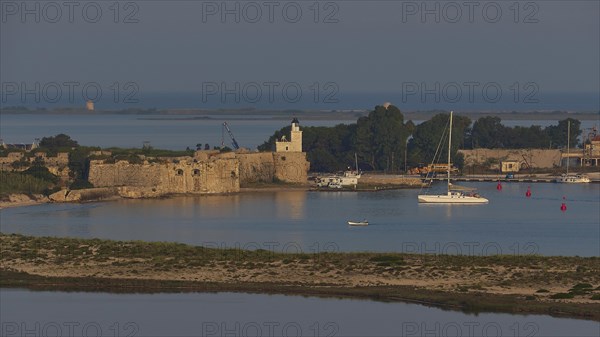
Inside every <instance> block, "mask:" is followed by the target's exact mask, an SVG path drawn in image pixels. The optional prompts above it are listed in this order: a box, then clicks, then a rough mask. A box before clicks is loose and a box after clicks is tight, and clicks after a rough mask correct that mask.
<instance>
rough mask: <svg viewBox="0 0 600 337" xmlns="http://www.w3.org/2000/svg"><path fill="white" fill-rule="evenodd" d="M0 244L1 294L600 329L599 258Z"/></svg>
mask: <svg viewBox="0 0 600 337" xmlns="http://www.w3.org/2000/svg"><path fill="white" fill-rule="evenodd" d="M0 242H1V244H2V245H1V247H2V252H1V253H2V254H1V265H0V272H1V273H2V277H1V278H0V279H1V280H2V281H1V282H2V283H1V284H0V286H4V287H26V288H31V289H55V290H85V289H86V288H87V289H88V290H101V291H115V292H139V291H142V292H165V291H166V292H168V291H204V290H203V289H205V290H206V289H211V291H243V292H259V293H269V292H274V293H284V294H285V293H290V294H297V295H312V294H317V295H323V296H347V297H357V298H371V299H382V300H399V301H423V302H431V303H437V305H438V306H450V307H453V306H457V307H458V308H460V309H462V310H467V309H469V308H470V309H474V308H476V309H477V310H479V311H482V312H484V311H488V312H489V311H496V312H509V313H517V312H518V313H541V314H550V315H560V316H567V317H574V318H583V319H592V320H597V321H600V300H598V299H600V259H599V258H595V257H594V258H581V257H542V256H488V257H483V256H477V257H475V256H439V255H415V254H383V253H335V254H331V253H321V254H283V253H275V252H270V251H241V250H232V249H229V250H219V249H210V248H204V247H194V246H187V245H183V244H176V243H145V242H139V241H136V242H118V241H109V240H97V239H94V240H83V239H67V238H34V237H27V236H22V235H1V236H0Z"/></svg>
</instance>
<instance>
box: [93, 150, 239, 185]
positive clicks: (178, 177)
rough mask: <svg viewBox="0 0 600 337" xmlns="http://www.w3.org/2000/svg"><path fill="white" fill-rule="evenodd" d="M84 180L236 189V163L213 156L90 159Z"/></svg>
mask: <svg viewBox="0 0 600 337" xmlns="http://www.w3.org/2000/svg"><path fill="white" fill-rule="evenodd" d="M88 180H89V181H90V183H92V184H93V185H94V186H95V187H115V186H129V187H140V188H151V189H152V190H151V191H152V192H155V193H158V194H167V193H229V192H237V191H239V188H240V182H239V163H238V161H237V160H235V159H227V158H225V159H223V158H214V159H210V160H207V161H202V162H198V161H197V160H194V159H192V158H191V157H186V158H185V159H184V160H182V159H181V158H178V159H177V160H176V162H161V163H149V162H145V163H142V164H131V163H129V162H127V161H118V162H116V163H105V162H104V161H103V160H92V161H91V162H90V171H89V177H88Z"/></svg>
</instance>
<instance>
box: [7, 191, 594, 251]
mask: <svg viewBox="0 0 600 337" xmlns="http://www.w3.org/2000/svg"><path fill="white" fill-rule="evenodd" d="M462 185H465V186H474V187H477V188H478V190H479V192H480V193H481V194H483V195H484V196H486V197H487V198H488V199H489V200H490V203H489V204H486V205H427V204H418V203H417V194H418V193H419V190H418V189H406V190H388V191H379V192H311V191H300V190H294V191H278V192H272V191H269V192H248V193H239V194H233V195H214V196H184V197H174V198H169V199H145V200H118V201H110V202H95V203H86V204H44V205H37V206H30V207H20V208H8V209H4V210H1V211H0V220H1V230H2V232H4V233H21V234H27V235H35V236H58V237H66V236H68V237H80V238H104V239H114V240H146V241H172V242H182V243H187V244H193V245H203V246H209V247H226V248H246V249H256V248H262V249H270V250H275V251H287V252H295V251H303V252H319V251H393V252H414V253H448V254H457V253H458V254H465V255H491V254H521V255H527V254H542V255H579V256H598V255H600V242H599V241H598V237H599V236H600V226H599V225H598V224H599V223H600V184H587V185H567V184H551V183H537V184H523V183H505V184H504V185H503V186H504V188H503V189H502V191H497V190H496V183H463V184H462ZM528 186H531V190H532V193H533V195H532V197H531V198H526V197H525V192H526V191H527V187H528ZM443 188H445V185H444V184H443V183H438V184H436V185H435V186H434V187H433V189H432V191H431V192H435V191H436V190H437V191H439V190H442V189H443ZM563 196H565V197H566V200H565V202H566V205H567V211H566V212H562V211H561V210H560V205H561V203H562V202H563V200H562V197H563ZM365 218H366V219H367V220H369V222H370V225H369V226H368V227H362V228H357V227H349V226H348V225H347V223H346V222H347V221H348V220H350V219H355V220H362V219H365Z"/></svg>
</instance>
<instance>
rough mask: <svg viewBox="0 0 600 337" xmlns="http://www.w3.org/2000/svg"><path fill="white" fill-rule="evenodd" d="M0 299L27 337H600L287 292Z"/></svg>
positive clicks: (521, 321) (9, 330) (590, 329)
mask: <svg viewBox="0 0 600 337" xmlns="http://www.w3.org/2000/svg"><path fill="white" fill-rule="evenodd" d="M0 294H1V296H2V301H1V302H0V308H1V310H0V311H1V312H2V318H1V320H2V335H3V336H21V335H22V334H23V332H24V329H28V331H32V332H33V331H35V332H37V333H36V334H35V335H36V336H55V335H57V333H56V332H61V333H62V335H63V336H71V335H75V336H82V335H83V336H86V335H87V336H97V335H99V334H98V333H97V332H101V333H102V335H104V336H265V337H266V336H434V335H435V336H465V337H466V336H597V335H598V331H599V330H598V329H599V324H598V323H597V322H591V321H583V320H573V319H563V318H552V317H548V316H540V315H528V316H523V315H508V314H478V315H473V314H464V313H461V312H455V311H444V310H441V309H436V308H429V307H425V306H421V305H416V304H404V303H382V302H374V301H363V300H347V299H325V298H313V297H298V296H283V295H254V294H253V295H250V294H235V293H218V294H197V293H193V294H155V295H139V294H138V295H123V294H119V295H115V294H106V293H66V292H32V291H28V290H19V289H0ZM373 313H377V314H376V315H374V314H373ZM36 324H37V325H36ZM69 329H71V330H69ZM32 332H30V333H32ZM69 333H72V334H69ZM23 335H24V334H23Z"/></svg>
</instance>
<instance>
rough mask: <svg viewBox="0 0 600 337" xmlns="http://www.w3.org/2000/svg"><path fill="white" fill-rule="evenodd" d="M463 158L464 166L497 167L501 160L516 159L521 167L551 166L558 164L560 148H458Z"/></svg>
mask: <svg viewBox="0 0 600 337" xmlns="http://www.w3.org/2000/svg"><path fill="white" fill-rule="evenodd" d="M459 153H462V154H463V155H464V158H465V166H474V165H479V166H488V167H489V168H491V169H497V168H499V165H500V162H502V161H517V162H519V163H520V164H521V168H525V167H527V165H529V166H531V168H553V167H557V166H560V154H561V152H560V150H542V149H514V150H505V149H474V150H459Z"/></svg>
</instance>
